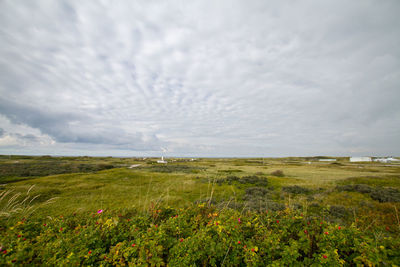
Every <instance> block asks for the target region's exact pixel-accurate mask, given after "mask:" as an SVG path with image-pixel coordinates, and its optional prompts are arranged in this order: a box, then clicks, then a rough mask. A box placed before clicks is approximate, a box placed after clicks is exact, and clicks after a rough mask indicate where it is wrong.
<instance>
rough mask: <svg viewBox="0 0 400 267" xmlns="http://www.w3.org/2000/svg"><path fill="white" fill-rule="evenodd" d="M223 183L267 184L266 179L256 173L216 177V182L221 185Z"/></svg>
mask: <svg viewBox="0 0 400 267" xmlns="http://www.w3.org/2000/svg"><path fill="white" fill-rule="evenodd" d="M224 183H227V184H229V185H230V184H237V185H240V184H242V185H246V184H249V185H255V186H268V179H267V178H265V177H258V176H256V175H251V176H244V177H241V178H239V177H237V176H228V177H226V178H223V179H218V180H217V184H218V185H222V184H224Z"/></svg>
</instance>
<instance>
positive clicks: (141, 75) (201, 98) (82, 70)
mask: <svg viewBox="0 0 400 267" xmlns="http://www.w3.org/2000/svg"><path fill="white" fill-rule="evenodd" d="M399 14H400V1H398V0H392V1H390V0H386V1H378V0H376V1H368V0H365V1H344V0H343V1H341V0H332V1H264V0H260V1H232V0H227V1H18V0H17V1H16V0H10V1H0V153H1V154H53V155H115V156H135V155H136V156H140V155H165V156H169V155H170V156H171V155H175V156H290V155H291V156H296V155H300V156H305V155H343V156H347V155H400V104H399V100H400V16H399Z"/></svg>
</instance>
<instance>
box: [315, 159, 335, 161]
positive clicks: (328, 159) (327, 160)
mask: <svg viewBox="0 0 400 267" xmlns="http://www.w3.org/2000/svg"><path fill="white" fill-rule="evenodd" d="M319 161H336V159H319Z"/></svg>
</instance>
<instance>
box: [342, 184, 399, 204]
mask: <svg viewBox="0 0 400 267" xmlns="http://www.w3.org/2000/svg"><path fill="white" fill-rule="evenodd" d="M336 190H338V191H348V192H359V193H363V194H368V195H369V196H370V197H371V198H372V199H374V200H377V201H379V202H400V191H399V190H398V189H396V188H392V187H372V186H368V185H365V184H353V185H341V186H337V187H336Z"/></svg>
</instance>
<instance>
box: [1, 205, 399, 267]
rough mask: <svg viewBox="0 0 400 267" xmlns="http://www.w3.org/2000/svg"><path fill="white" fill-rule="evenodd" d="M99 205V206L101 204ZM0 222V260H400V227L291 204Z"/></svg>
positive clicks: (34, 262)
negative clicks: (360, 222) (310, 213)
mask: <svg viewBox="0 0 400 267" xmlns="http://www.w3.org/2000/svg"><path fill="white" fill-rule="evenodd" d="M99 211H100V210H99ZM99 211H93V213H91V214H87V213H86V214H76V215H73V214H72V215H65V216H60V217H58V218H53V219H50V218H46V219H43V220H42V221H39V220H33V219H32V220H21V221H19V222H17V223H12V224H11V223H9V222H8V221H1V222H0V232H1V234H0V265H7V264H19V265H27V264H30V265H41V264H45V265H68V266H69V265H100V264H103V265H104V266H107V265H109V266H110V265H128V264H132V265H154V266H164V265H170V266H189V265H192V266H193V265H196V266H199V265H211V266H221V265H227V266H232V265H234V266H237V265H250V266H266V265H271V266H291V265H306V266H308V265H312V264H315V265H318V266H319V265H323V266H338V265H367V266H368V265H391V264H396V265H399V264H400V240H399V238H398V233H397V232H389V231H386V230H385V228H384V227H382V229H380V228H379V229H368V230H363V231H362V230H360V229H359V228H358V227H357V226H356V225H355V224H352V225H347V226H346V225H335V224H330V223H328V222H326V221H323V220H321V219H320V218H317V217H314V218H311V217H306V216H303V215H301V214H299V213H297V212H295V211H292V210H289V209H286V210H284V211H278V212H264V213H255V212H247V213H241V212H239V211H236V210H232V209H224V210H217V209H216V208H215V207H207V206H206V205H204V204H200V205H197V206H193V207H189V208H186V209H174V208H170V207H166V208H161V209H153V210H151V211H149V212H146V213H139V212H135V211H109V210H101V212H99Z"/></svg>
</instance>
